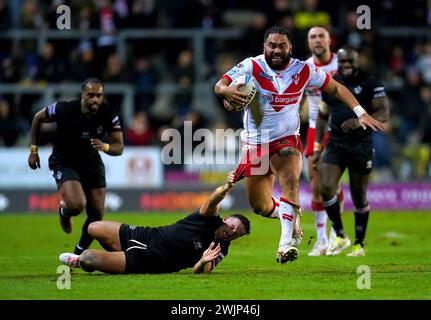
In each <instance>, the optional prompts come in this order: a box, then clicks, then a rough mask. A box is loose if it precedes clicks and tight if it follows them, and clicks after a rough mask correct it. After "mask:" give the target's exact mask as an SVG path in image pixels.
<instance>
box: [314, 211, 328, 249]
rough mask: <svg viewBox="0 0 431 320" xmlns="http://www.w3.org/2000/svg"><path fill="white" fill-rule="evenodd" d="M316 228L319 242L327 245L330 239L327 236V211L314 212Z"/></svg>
mask: <svg viewBox="0 0 431 320" xmlns="http://www.w3.org/2000/svg"><path fill="white" fill-rule="evenodd" d="M314 227H315V228H316V232H317V242H319V243H327V242H328V237H327V236H326V211H325V210H319V211H314Z"/></svg>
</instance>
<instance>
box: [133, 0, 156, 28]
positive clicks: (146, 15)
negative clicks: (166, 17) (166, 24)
mask: <svg viewBox="0 0 431 320" xmlns="http://www.w3.org/2000/svg"><path fill="white" fill-rule="evenodd" d="M157 15H158V10H157V7H156V3H155V1H154V0H136V1H133V4H132V12H131V16H130V27H131V28H155V27H156V26H157V23H158V19H157V18H158V17H157Z"/></svg>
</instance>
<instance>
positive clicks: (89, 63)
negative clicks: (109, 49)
mask: <svg viewBox="0 0 431 320" xmlns="http://www.w3.org/2000/svg"><path fill="white" fill-rule="evenodd" d="M94 55H95V53H94V49H93V45H92V43H91V42H89V41H84V42H81V43H80V45H79V47H78V56H77V59H76V61H75V62H72V66H71V68H70V73H69V74H70V75H71V78H72V80H74V81H82V79H86V78H89V77H91V76H94V75H96V74H97V72H96V66H95V58H94Z"/></svg>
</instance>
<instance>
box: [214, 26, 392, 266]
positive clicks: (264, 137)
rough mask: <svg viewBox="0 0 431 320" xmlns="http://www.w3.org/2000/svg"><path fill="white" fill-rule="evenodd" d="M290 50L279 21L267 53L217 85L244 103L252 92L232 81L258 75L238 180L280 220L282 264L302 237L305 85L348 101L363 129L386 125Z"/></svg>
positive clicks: (264, 211)
mask: <svg viewBox="0 0 431 320" xmlns="http://www.w3.org/2000/svg"><path fill="white" fill-rule="evenodd" d="M291 53H292V43H291V36H290V33H289V31H288V30H287V29H285V28H283V27H279V26H275V27H272V28H270V29H268V30H267V31H266V32H265V35H264V43H263V54H261V55H259V56H256V57H252V58H247V59H245V60H243V61H242V62H241V63H239V64H238V65H236V66H235V67H233V68H232V69H231V70H230V71H228V72H227V73H226V74H225V75H224V76H223V78H222V79H220V80H219V81H218V82H217V84H216V85H215V89H214V91H215V93H216V94H218V95H220V96H221V97H223V98H224V99H226V100H227V101H229V102H230V101H233V102H235V103H243V104H245V103H246V101H247V97H246V96H247V95H246V94H244V93H241V92H240V91H238V86H229V84H230V83H231V82H232V81H233V80H234V79H235V78H236V77H238V76H240V75H241V74H248V75H251V76H253V77H254V78H255V80H256V84H257V93H256V95H257V101H258V102H259V103H258V105H257V108H258V109H259V110H258V112H254V111H255V110H254V109H253V106H252V107H249V108H247V109H245V111H244V117H243V124H244V130H243V132H242V134H241V140H242V143H243V158H242V160H241V163H240V164H239V165H238V168H237V170H236V180H240V179H242V178H245V179H244V180H245V187H246V193H247V197H248V200H249V202H250V205H251V207H252V208H253V211H254V212H255V213H257V214H260V215H262V216H265V217H271V218H279V219H280V223H281V236H280V241H279V245H278V250H277V254H276V261H277V262H280V263H285V262H287V261H293V260H295V259H296V258H297V256H298V249H297V248H296V247H295V245H297V244H298V240H300V238H301V236H300V235H299V234H300V231H299V214H300V205H299V194H298V189H299V177H300V175H301V171H302V146H301V139H300V137H299V126H300V118H299V106H300V101H301V98H302V95H303V92H304V89H305V87H306V86H307V85H313V86H316V87H318V88H320V89H322V90H324V91H326V92H328V93H330V94H332V95H334V96H335V97H337V98H338V99H340V100H341V101H343V102H344V103H345V104H346V105H348V106H349V107H350V108H351V109H352V110H353V109H354V110H355V112H358V116H360V117H359V122H360V123H361V126H363V127H364V128H365V127H371V128H372V129H374V130H381V129H384V127H383V125H382V124H381V123H380V122H379V121H377V120H375V119H373V118H372V117H370V116H369V115H368V114H367V113H366V112H365V111H364V110H363V108H362V107H361V106H360V105H359V102H358V101H357V100H356V99H355V97H354V96H353V95H352V94H351V93H350V92H349V90H347V89H346V88H345V87H344V86H343V85H341V84H339V83H338V82H336V81H334V80H333V79H332V78H331V77H330V76H329V75H328V74H327V73H325V72H324V71H322V70H320V69H318V68H317V67H315V66H313V65H312V64H310V63H306V62H304V61H300V60H297V59H294V58H291ZM252 111H253V112H252ZM276 177H278V180H279V183H280V187H281V198H280V200H279V203H278V201H276V199H275V198H274V197H272V189H273V185H274V182H275V178H276ZM278 208H279V209H278ZM277 209H278V210H277Z"/></svg>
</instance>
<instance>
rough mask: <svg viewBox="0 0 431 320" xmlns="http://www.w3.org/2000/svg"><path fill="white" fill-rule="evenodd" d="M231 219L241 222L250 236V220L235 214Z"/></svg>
mask: <svg viewBox="0 0 431 320" xmlns="http://www.w3.org/2000/svg"><path fill="white" fill-rule="evenodd" d="M231 217H232V218H237V219H238V220H239V221H241V223H242V225H243V226H244V228H245V234H249V233H250V220H248V219H247V218H246V217H244V216H243V215H242V214H233V215H231Z"/></svg>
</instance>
